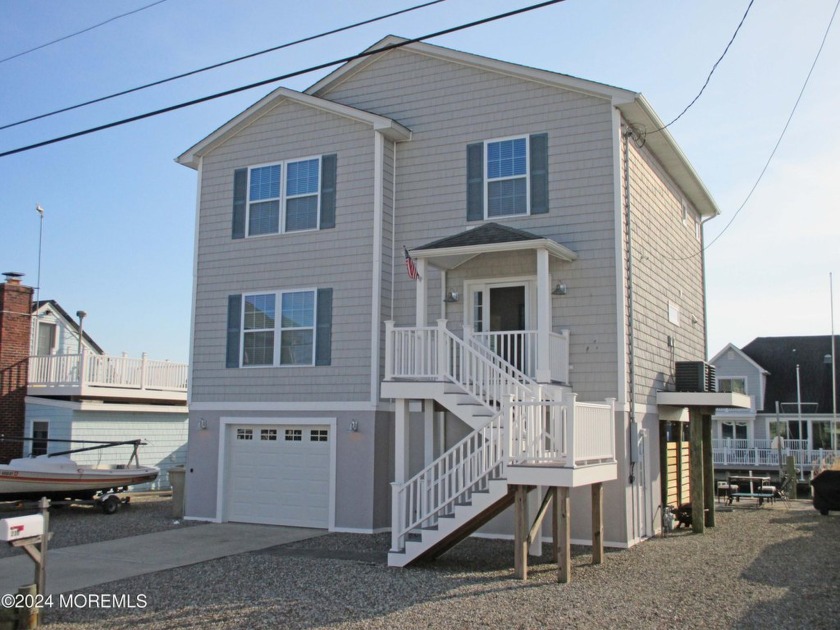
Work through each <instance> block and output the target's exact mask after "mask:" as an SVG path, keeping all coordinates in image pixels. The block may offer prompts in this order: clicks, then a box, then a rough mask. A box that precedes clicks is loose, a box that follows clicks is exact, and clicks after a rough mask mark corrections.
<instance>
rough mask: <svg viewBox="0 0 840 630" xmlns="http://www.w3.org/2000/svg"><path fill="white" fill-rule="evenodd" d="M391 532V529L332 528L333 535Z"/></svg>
mask: <svg viewBox="0 0 840 630" xmlns="http://www.w3.org/2000/svg"><path fill="white" fill-rule="evenodd" d="M390 531H391V528H390V527H374V528H365V527H331V528H330V532H331V533H333V534H386V533H388V532H390Z"/></svg>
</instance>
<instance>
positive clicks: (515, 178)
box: [485, 137, 529, 218]
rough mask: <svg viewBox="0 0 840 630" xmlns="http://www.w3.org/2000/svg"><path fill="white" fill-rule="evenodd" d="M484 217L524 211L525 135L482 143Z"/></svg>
mask: <svg viewBox="0 0 840 630" xmlns="http://www.w3.org/2000/svg"><path fill="white" fill-rule="evenodd" d="M485 156H486V172H485V175H486V177H485V180H486V195H485V197H486V199H487V201H486V207H485V215H486V217H487V218H491V217H504V216H516V215H522V214H528V212H529V199H528V176H529V173H528V171H529V165H528V138H527V137H520V138H510V139H504V140H491V141H488V142H486V143H485Z"/></svg>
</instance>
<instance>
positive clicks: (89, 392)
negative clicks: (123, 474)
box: [23, 300, 187, 490]
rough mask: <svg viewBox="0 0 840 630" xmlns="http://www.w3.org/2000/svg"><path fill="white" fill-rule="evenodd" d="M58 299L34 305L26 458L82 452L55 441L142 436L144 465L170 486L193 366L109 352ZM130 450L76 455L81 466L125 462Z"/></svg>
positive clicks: (182, 453) (179, 460) (181, 445)
mask: <svg viewBox="0 0 840 630" xmlns="http://www.w3.org/2000/svg"><path fill="white" fill-rule="evenodd" d="M79 333H80V330H79V325H78V324H77V323H76V322H75V321H74V320H73V318H71V316H70V315H69V314H68V313H67V312H66V311H65V310H64V309H63V308H62V307H61V306H60V305H59V304H58V303H57V302H55V301H54V300H46V301H42V302H40V303H38V304H35V305H33V320H32V332H31V347H32V356H31V357H30V359H29V378H28V387H27V396H26V412H25V414H26V415H25V421H24V436H25V437H27V438H32V440H31V441H28V442H26V443H25V444H24V449H23V454H24V456H28V455H31V454H35V455H40V454H43V453H55V452H59V451H65V450H69V449H71V448H79V447H80V446H84V445H79V444H76V445H73V444H68V443H64V442H59V441H56V440H95V441H115V442H119V441H126V440H134V439H142V440H144V441H145V442H146V445H145V446H141V447H140V450H139V457H140V461H141V463H143V464H146V465H153V466H158V467H159V468H160V469H161V474H160V476H159V477H158V479H157V480H156V481H155V482H153V483H152V484H145V485H144V486H137V487H136V488H135V490H143V489H150V488H154V489H156V488H168V487H169V469H170V468H171V467H172V466H176V465H183V464H184V463H185V461H186V441H187V406H186V391H187V366H186V365H185V364H178V363H172V362H169V361H151V360H148V359H147V358H146V357H145V355H144V356H143V357H141V358H139V359H138V358H130V357H126V356H109V355H106V354H105V353H104V352H103V350H102V348H100V347H99V345H98V344H97V343H96V342H95V341H94V340H93V339H92V338H91V337H90V335H88V334H87V332H86V331H82V338H83V339H82V344H81V350H82V353H81V354H80V353H79V349H80V345H79V337H80V335H79ZM130 455H131V447H129V446H119V447H113V448H107V449H101V450H94V451H88V452H82V453H75V454H73V456H72V457H73V459H74V460H75V461H77V462H78V463H83V464H96V463H107V464H119V463H127V462H128V458H129V456H130Z"/></svg>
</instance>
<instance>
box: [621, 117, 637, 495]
mask: <svg viewBox="0 0 840 630" xmlns="http://www.w3.org/2000/svg"><path fill="white" fill-rule="evenodd" d="M632 135H633V130H632V129H631V128H630V127H629V126H628V127H627V128H626V129H625V131H624V133H623V134H622V136H623V137H624V226H625V227H624V229H625V231H626V233H627V237H626V241H627V272H626V273H627V329H628V330H627V336H628V342H629V344H628V346H629V348H628V354H629V357H628V358H629V363H630V365H629V381H630V392H629V394H630V395H629V396H628V403H629V406H630V432H629V434H628V446H629V447H630V450H631V452H632V451H633V445H632V444H630V439H632V436H633V426H634V425H635V424H636V336H635V334H634V332H633V328H634V324H635V321H634V319H633V307H634V304H633V232H632V227H633V223H632V218H631V216H630V145H629V141H630V136H632ZM635 465H636V462H634V461H632V459H631V461H630V477H629V479H628V483H630V484H632V483H633V482H634V481H636V477H635V475H634V474H633V471H634V469H635Z"/></svg>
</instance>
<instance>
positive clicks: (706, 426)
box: [703, 409, 715, 527]
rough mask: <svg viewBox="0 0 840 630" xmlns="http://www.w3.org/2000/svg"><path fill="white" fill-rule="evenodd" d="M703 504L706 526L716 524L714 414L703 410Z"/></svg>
mask: <svg viewBox="0 0 840 630" xmlns="http://www.w3.org/2000/svg"><path fill="white" fill-rule="evenodd" d="M703 498H704V500H703V504H704V507H705V512H704V514H705V518H704V522H705V525H706V527H714V526H715V461H714V455H713V453H712V416H711V414H710V413H709V410H708V409H704V410H703Z"/></svg>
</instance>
